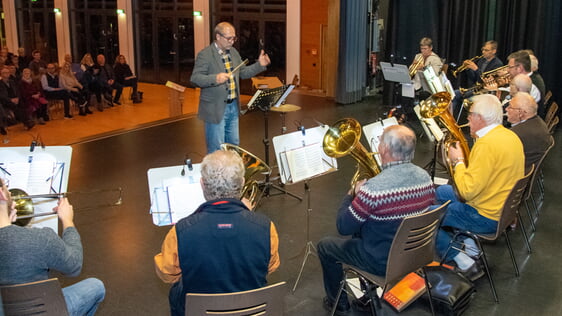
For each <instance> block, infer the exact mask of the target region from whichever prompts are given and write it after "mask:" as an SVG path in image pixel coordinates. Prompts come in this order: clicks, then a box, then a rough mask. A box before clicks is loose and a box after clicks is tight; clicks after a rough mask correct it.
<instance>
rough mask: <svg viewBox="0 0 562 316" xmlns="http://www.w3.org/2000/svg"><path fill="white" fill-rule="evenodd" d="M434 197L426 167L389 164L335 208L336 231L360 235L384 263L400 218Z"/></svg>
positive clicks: (369, 251) (365, 244) (425, 205)
mask: <svg viewBox="0 0 562 316" xmlns="http://www.w3.org/2000/svg"><path fill="white" fill-rule="evenodd" d="M434 200H435V189H434V188H433V183H432V182H431V178H430V176H429V174H428V173H427V172H426V171H425V170H423V169H422V168H420V167H418V166H416V165H414V164H412V163H403V164H399V165H392V166H390V167H387V168H385V169H384V170H383V171H382V172H381V173H380V174H378V175H377V176H376V177H373V178H371V179H369V180H368V181H367V182H366V183H365V184H364V185H363V186H362V187H361V188H360V190H359V192H358V194H357V196H356V197H355V198H352V196H350V195H348V196H346V197H345V198H344V201H343V203H342V205H341V207H340V209H339V211H338V218H337V226H338V231H339V233H340V234H342V235H354V236H355V237H358V238H360V239H361V240H362V244H363V247H364V248H365V251H366V252H367V253H368V254H369V255H370V256H371V257H372V258H373V260H374V261H375V263H376V264H378V265H380V266H384V267H386V260H387V258H388V252H389V251H390V246H391V244H392V240H393V238H394V235H395V234H396V230H397V229H398V226H399V225H400V223H401V222H402V219H403V218H404V217H407V216H411V215H416V214H420V213H421V212H422V211H424V210H425V208H426V207H428V206H430V205H432V204H433V202H434Z"/></svg>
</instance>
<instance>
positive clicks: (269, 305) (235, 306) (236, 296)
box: [185, 282, 287, 316]
mask: <svg viewBox="0 0 562 316" xmlns="http://www.w3.org/2000/svg"><path fill="white" fill-rule="evenodd" d="M286 293H287V284H286V283H285V282H279V283H276V284H273V285H268V286H265V287H262V288H259V289H255V290H249V291H244V292H235V293H223V294H197V293H187V294H186V299H185V315H186V316H202V315H222V316H242V315H246V316H252V315H256V316H257V315H272V316H282V315H283V310H284V305H285V304H284V298H285V294H286Z"/></svg>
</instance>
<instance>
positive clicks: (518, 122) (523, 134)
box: [506, 92, 552, 172]
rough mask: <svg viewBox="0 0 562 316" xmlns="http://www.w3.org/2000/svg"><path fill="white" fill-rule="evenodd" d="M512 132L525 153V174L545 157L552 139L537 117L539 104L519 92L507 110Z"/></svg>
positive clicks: (527, 95)
mask: <svg viewBox="0 0 562 316" xmlns="http://www.w3.org/2000/svg"><path fill="white" fill-rule="evenodd" d="M506 113H507V121H508V122H509V123H511V130H512V131H513V132H515V134H517V136H519V138H520V139H521V142H522V143H523V150H524V152H525V172H528V171H529V170H530V168H531V166H532V165H533V164H534V165H535V168H536V167H537V163H538V162H539V160H540V159H541V157H542V156H543V155H544V153H545V152H546V150H547V149H548V147H549V146H550V145H551V144H552V137H551V136H550V133H549V131H548V128H547V126H546V124H545V123H544V121H543V120H542V119H541V118H540V117H538V116H537V103H536V102H535V100H534V99H533V97H531V95H529V94H528V93H526V92H518V93H516V94H515V96H514V97H513V99H512V100H511V101H510V104H509V106H508V107H507V108H506Z"/></svg>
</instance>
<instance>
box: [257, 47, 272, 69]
mask: <svg viewBox="0 0 562 316" xmlns="http://www.w3.org/2000/svg"><path fill="white" fill-rule="evenodd" d="M258 61H259V63H260V65H262V66H263V67H265V66H267V65H269V64H271V60H269V56H268V55H267V54H266V53H265V51H264V50H263V49H262V50H261V51H260V57H259V58H258Z"/></svg>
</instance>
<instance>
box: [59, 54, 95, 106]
mask: <svg viewBox="0 0 562 316" xmlns="http://www.w3.org/2000/svg"><path fill="white" fill-rule="evenodd" d="M59 77H60V83H61V87H62V88H63V89H65V90H66V91H67V92H68V93H69V95H70V98H71V99H72V100H73V101H74V102H75V103H76V104H77V105H78V107H79V115H81V116H85V115H86V114H92V112H91V111H90V110H89V109H88V101H87V100H86V96H85V95H84V89H83V86H82V84H81V83H80V82H78V79H76V77H75V76H74V74H73V73H72V69H71V66H70V64H69V63H67V62H65V63H64V65H63V66H62V68H61V70H60V73H59Z"/></svg>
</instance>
